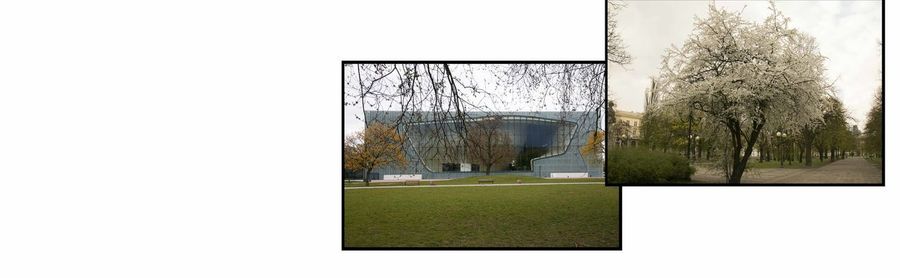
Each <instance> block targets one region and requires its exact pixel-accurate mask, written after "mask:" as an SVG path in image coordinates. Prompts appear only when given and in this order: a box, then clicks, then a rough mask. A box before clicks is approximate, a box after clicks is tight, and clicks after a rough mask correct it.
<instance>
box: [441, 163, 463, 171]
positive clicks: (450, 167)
mask: <svg viewBox="0 0 900 278" xmlns="http://www.w3.org/2000/svg"><path fill="white" fill-rule="evenodd" d="M441 171H442V172H459V163H443V164H441Z"/></svg>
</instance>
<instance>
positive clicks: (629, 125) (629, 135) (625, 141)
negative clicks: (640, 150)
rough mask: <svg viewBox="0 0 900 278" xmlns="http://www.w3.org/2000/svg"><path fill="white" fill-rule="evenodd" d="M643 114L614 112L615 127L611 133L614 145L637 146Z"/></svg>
mask: <svg viewBox="0 0 900 278" xmlns="http://www.w3.org/2000/svg"><path fill="white" fill-rule="evenodd" d="M643 116H644V113H640V112H632V111H619V110H616V126H614V127H613V128H614V129H615V130H614V132H613V134H614V135H613V136H614V137H615V138H610V139H611V140H614V142H615V144H616V145H625V146H637V144H638V142H639V141H640V139H641V118H642V117H643Z"/></svg>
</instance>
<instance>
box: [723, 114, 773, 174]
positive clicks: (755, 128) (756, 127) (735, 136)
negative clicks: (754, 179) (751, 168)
mask: <svg viewBox="0 0 900 278" xmlns="http://www.w3.org/2000/svg"><path fill="white" fill-rule="evenodd" d="M730 123H731V124H732V125H733V127H732V126H729V129H730V130H731V133H732V134H731V136H732V143H733V146H734V148H733V150H734V152H733V154H732V163H734V164H732V171H731V177H729V178H728V183H735V184H737V183H741V176H743V175H744V170H745V169H747V161H748V160H750V155H751V154H753V145H754V144H756V139H758V138H759V133H760V131H761V130H762V127H763V126H764V125H765V123H766V121H765V119H763V120H762V122H760V123H756V121H754V122H753V125H752V131H751V132H750V138H749V141H748V142H747V146H743V142H742V141H741V125H740V123H739V122H737V121H736V120H731V121H730ZM741 151H744V154H743V155H741Z"/></svg>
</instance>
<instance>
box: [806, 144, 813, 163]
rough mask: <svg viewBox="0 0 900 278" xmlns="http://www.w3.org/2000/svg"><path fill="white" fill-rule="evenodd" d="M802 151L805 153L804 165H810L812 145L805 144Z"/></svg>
mask: <svg viewBox="0 0 900 278" xmlns="http://www.w3.org/2000/svg"><path fill="white" fill-rule="evenodd" d="M804 152H805V153H806V161H805V162H806V167H812V146H806V148H805V150H804Z"/></svg>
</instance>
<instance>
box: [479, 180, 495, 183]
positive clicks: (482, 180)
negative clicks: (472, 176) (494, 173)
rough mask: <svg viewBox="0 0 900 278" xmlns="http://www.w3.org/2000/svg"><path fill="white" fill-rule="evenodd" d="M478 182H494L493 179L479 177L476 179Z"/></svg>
mask: <svg viewBox="0 0 900 278" xmlns="http://www.w3.org/2000/svg"><path fill="white" fill-rule="evenodd" d="M478 183H494V180H492V179H480V180H478Z"/></svg>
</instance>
